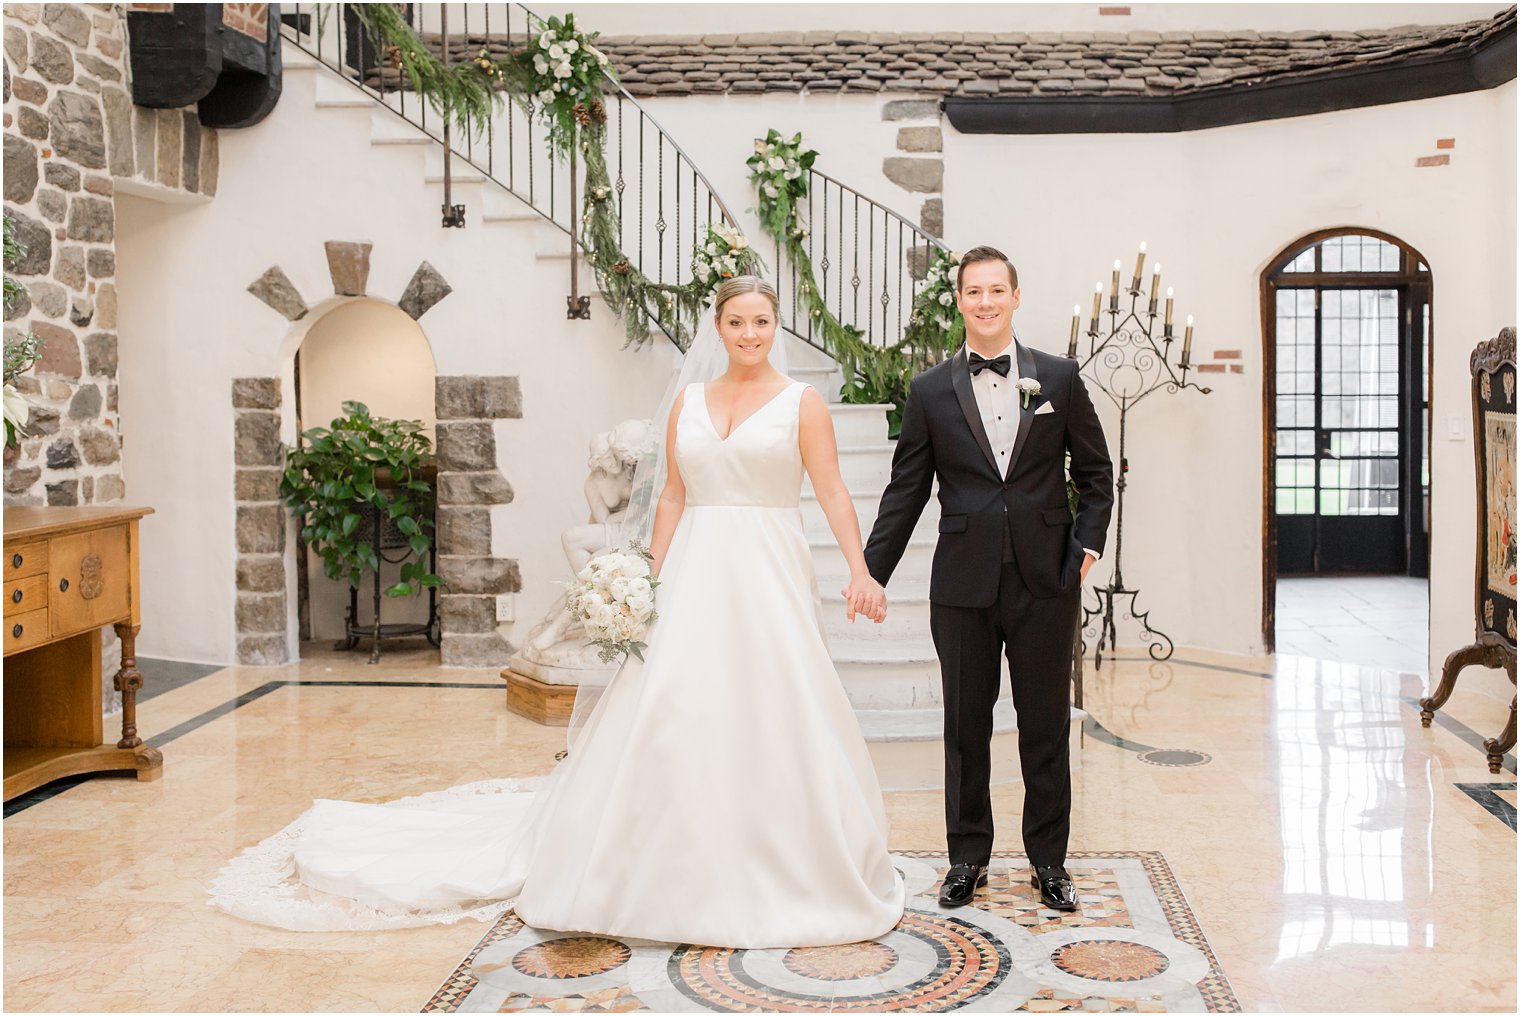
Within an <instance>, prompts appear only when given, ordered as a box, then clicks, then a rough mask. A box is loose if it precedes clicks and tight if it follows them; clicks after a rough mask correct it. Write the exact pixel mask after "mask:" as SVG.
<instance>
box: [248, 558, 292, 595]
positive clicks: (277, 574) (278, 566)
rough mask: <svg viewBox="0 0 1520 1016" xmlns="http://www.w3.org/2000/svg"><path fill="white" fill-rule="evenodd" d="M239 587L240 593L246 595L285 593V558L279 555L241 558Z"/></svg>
mask: <svg viewBox="0 0 1520 1016" xmlns="http://www.w3.org/2000/svg"><path fill="white" fill-rule="evenodd" d="M237 587H238V590H239V591H240V592H245V593H280V592H284V590H285V558H284V557H283V556H281V555H278V554H260V555H257V556H248V557H241V558H239V559H238V563H237Z"/></svg>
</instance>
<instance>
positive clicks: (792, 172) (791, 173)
mask: <svg viewBox="0 0 1520 1016" xmlns="http://www.w3.org/2000/svg"><path fill="white" fill-rule="evenodd" d="M801 175H802V170H801V169H799V168H798V167H796V166H792V167H791V168H789V169H788V170H787V171H786V178H787V179H788V180H795V179H797V178H798V177H799V176H801Z"/></svg>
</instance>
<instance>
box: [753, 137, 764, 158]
mask: <svg viewBox="0 0 1520 1016" xmlns="http://www.w3.org/2000/svg"><path fill="white" fill-rule="evenodd" d="M755 154H756V155H764V154H765V142H764V141H761V140H760V139H759V138H756V139H755Z"/></svg>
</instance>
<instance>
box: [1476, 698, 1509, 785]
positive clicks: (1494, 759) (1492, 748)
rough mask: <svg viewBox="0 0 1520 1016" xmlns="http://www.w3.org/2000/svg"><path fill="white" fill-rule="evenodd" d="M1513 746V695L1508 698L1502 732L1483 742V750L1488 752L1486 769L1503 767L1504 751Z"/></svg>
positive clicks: (1493, 769)
mask: <svg viewBox="0 0 1520 1016" xmlns="http://www.w3.org/2000/svg"><path fill="white" fill-rule="evenodd" d="M1514 746H1515V700H1514V698H1513V696H1512V697H1511V698H1510V700H1509V722H1508V723H1506V724H1505V725H1504V733H1502V734H1500V735H1499V736H1498V737H1490V738H1488V739H1487V740H1485V741H1484V742H1483V750H1484V751H1486V752H1488V771H1489V772H1491V773H1497V772H1498V771H1499V770H1500V769H1502V768H1504V753H1505V752H1507V751H1509V750H1510V749H1511V748H1513V747H1514Z"/></svg>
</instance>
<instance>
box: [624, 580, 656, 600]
mask: <svg viewBox="0 0 1520 1016" xmlns="http://www.w3.org/2000/svg"><path fill="white" fill-rule="evenodd" d="M652 592H654V588H653V587H652V586H650V584H649V580H648V579H646V578H643V577H636V578H631V579H629V580H628V595H629V597H634V596H638V597H645V596H648V595H649V594H650V593H652Z"/></svg>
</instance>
